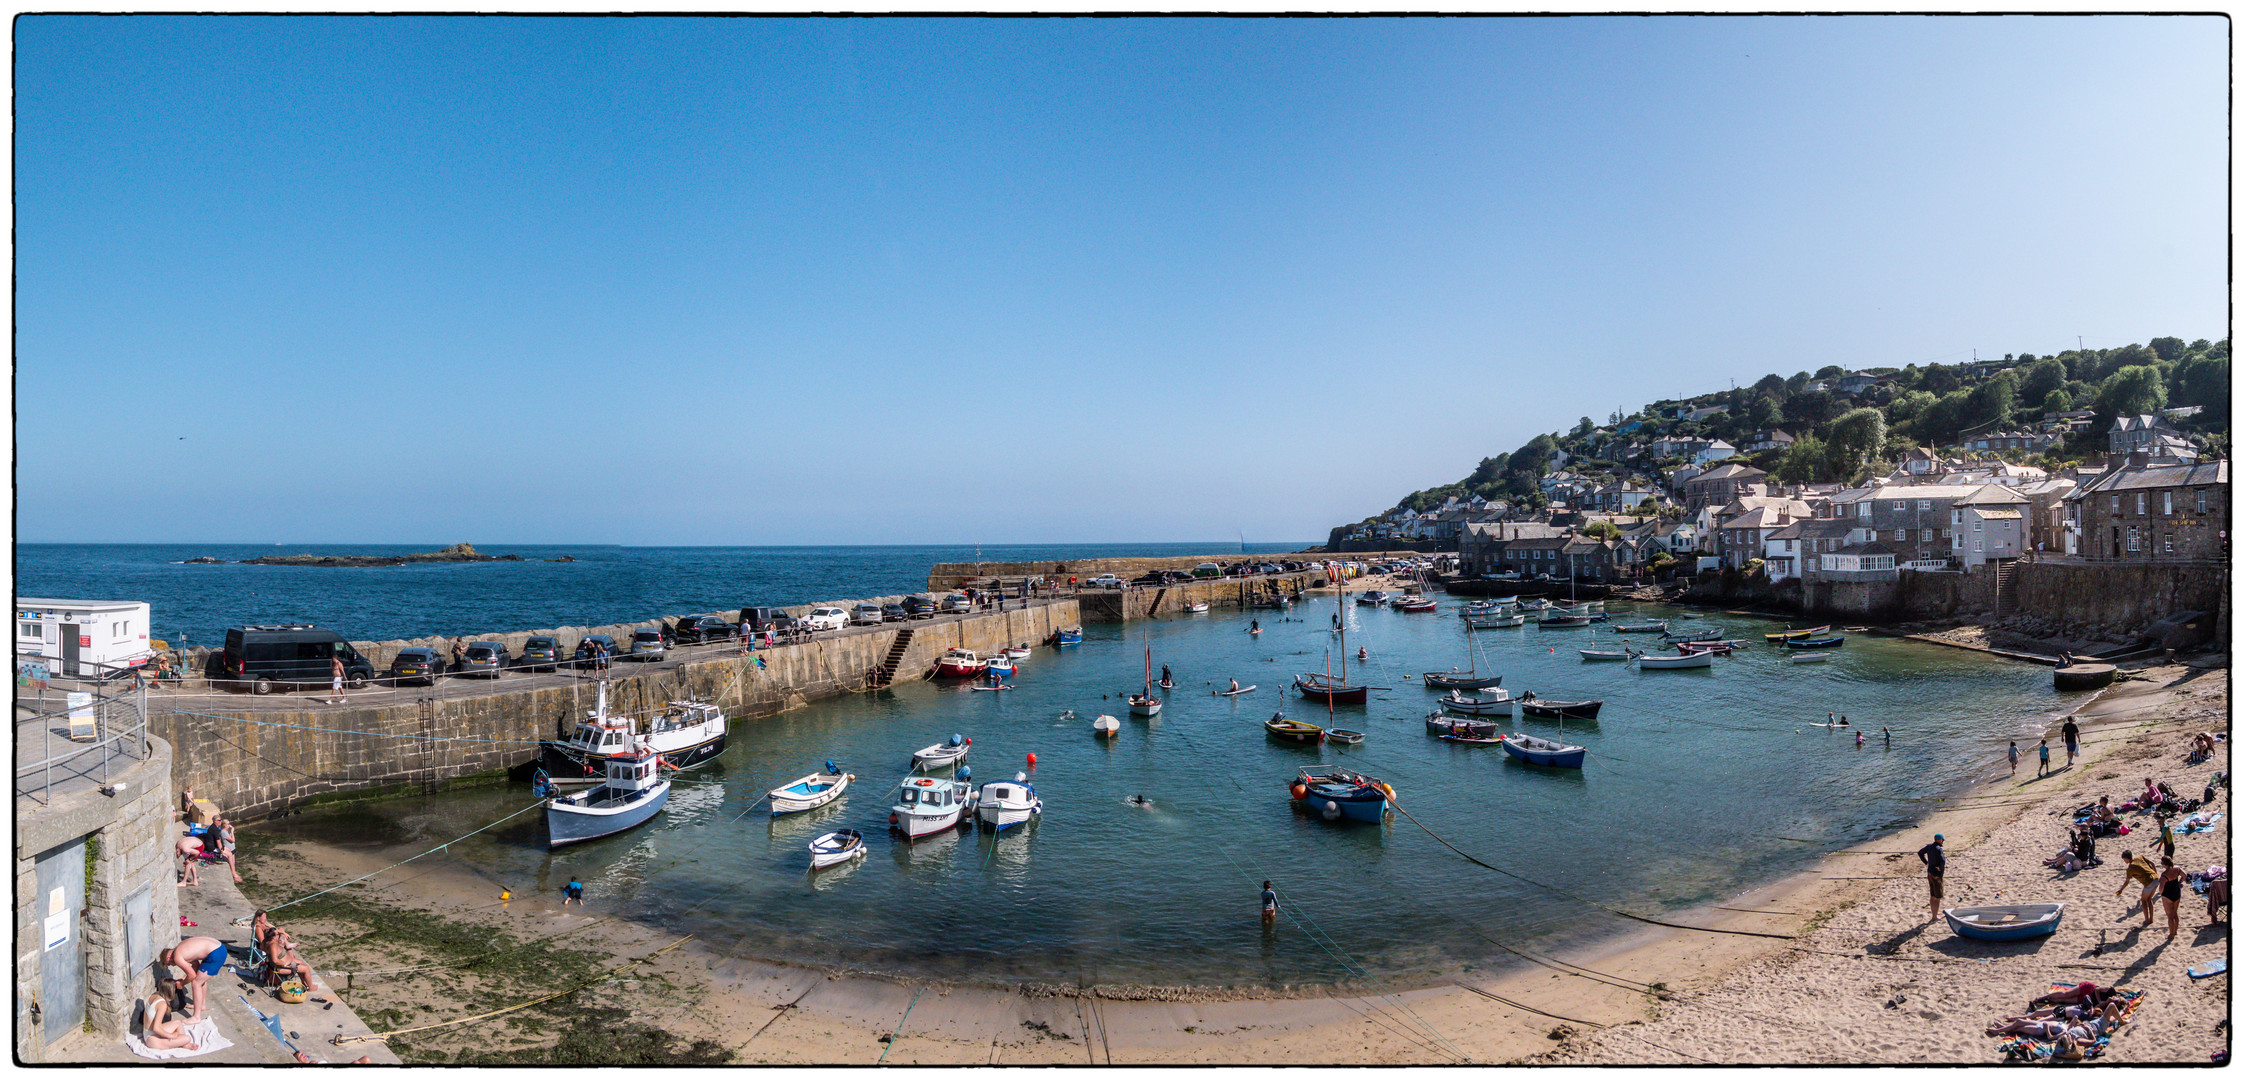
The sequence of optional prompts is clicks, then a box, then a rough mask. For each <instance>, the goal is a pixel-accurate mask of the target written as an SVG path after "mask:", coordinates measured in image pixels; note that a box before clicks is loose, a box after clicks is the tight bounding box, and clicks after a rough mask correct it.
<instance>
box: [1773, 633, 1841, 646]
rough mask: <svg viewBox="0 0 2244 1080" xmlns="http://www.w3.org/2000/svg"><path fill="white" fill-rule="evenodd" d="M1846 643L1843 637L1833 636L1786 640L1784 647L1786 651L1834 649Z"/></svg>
mask: <svg viewBox="0 0 2244 1080" xmlns="http://www.w3.org/2000/svg"><path fill="white" fill-rule="evenodd" d="M1846 643H1847V639H1846V637H1845V636H1844V635H1840V634H1834V635H1832V636H1830V637H1826V638H1793V639H1790V640H1787V641H1786V642H1785V643H1784V647H1785V648H1787V649H1836V648H1838V647H1839V646H1841V645H1844V644H1846Z"/></svg>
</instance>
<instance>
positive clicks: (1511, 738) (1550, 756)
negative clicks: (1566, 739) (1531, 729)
mask: <svg viewBox="0 0 2244 1080" xmlns="http://www.w3.org/2000/svg"><path fill="white" fill-rule="evenodd" d="M1502 745H1503V747H1504V752H1505V753H1507V754H1510V755H1511V756H1513V757H1515V758H1518V759H1519V760H1521V761H1524V762H1526V763H1528V764H1529V765H1548V766H1551V767H1553V768H1559V769H1579V768H1581V767H1582V759H1583V758H1585V757H1587V756H1589V751H1588V750H1587V749H1586V748H1584V747H1580V746H1572V745H1569V744H1567V743H1562V742H1552V741H1551V740H1549V739H1538V738H1536V737H1535V736H1533V735H1521V734H1517V733H1513V734H1509V735H1505V736H1504V738H1503V742H1502Z"/></svg>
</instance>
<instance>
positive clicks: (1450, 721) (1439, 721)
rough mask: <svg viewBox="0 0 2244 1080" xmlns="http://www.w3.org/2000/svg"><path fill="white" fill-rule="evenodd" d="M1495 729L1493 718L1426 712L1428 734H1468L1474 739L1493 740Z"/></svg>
mask: <svg viewBox="0 0 2244 1080" xmlns="http://www.w3.org/2000/svg"><path fill="white" fill-rule="evenodd" d="M1497 730H1498V729H1497V726H1496V722H1495V721H1493V720H1472V719H1468V718H1465V717H1462V716H1450V715H1447V714H1445V713H1439V712H1431V713H1427V714H1426V734H1428V735H1439V736H1441V737H1443V738H1448V737H1450V736H1452V735H1455V736H1469V737H1471V738H1473V739H1474V740H1476V741H1481V742H1494V741H1496V739H1495V736H1496V734H1497Z"/></svg>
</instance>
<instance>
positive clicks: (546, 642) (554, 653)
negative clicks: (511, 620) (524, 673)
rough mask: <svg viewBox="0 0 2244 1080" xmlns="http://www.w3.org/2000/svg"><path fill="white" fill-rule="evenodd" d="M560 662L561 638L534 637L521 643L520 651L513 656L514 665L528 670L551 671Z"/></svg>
mask: <svg viewBox="0 0 2244 1080" xmlns="http://www.w3.org/2000/svg"><path fill="white" fill-rule="evenodd" d="M560 663H561V639H560V638H552V637H534V638H531V639H530V640H528V641H525V642H523V643H522V653H521V655H519V656H516V657H515V658H514V666H515V667H518V668H522V669H525V670H528V671H552V670H553V669H554V667H555V666H557V665H559V664H560Z"/></svg>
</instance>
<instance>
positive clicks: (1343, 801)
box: [1286, 767, 1394, 825]
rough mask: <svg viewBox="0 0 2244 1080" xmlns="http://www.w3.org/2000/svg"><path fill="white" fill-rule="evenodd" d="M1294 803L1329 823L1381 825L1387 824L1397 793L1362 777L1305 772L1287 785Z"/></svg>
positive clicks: (1337, 772) (1340, 771)
mask: <svg viewBox="0 0 2244 1080" xmlns="http://www.w3.org/2000/svg"><path fill="white" fill-rule="evenodd" d="M1286 787H1287V790H1288V791H1289V792H1291V793H1292V795H1293V798H1294V801H1295V802H1298V803H1300V804H1302V805H1303V806H1306V807H1308V808H1309V809H1310V810H1311V811H1313V812H1315V813H1316V814H1317V816H1319V817H1322V818H1324V819H1325V820H1326V821H1338V820H1340V819H1341V818H1347V819H1348V820H1350V821H1364V822H1370V823H1371V824H1374V825H1376V824H1378V823H1380V822H1381V821H1384V820H1386V817H1387V812H1388V811H1387V800H1388V799H1389V797H1391V796H1392V795H1393V794H1394V789H1393V788H1391V787H1389V786H1387V785H1386V784H1383V783H1381V782H1379V781H1377V780H1374V779H1372V778H1371V777H1368V776H1365V775H1363V774H1361V773H1357V772H1351V771H1349V770H1347V769H1340V768H1329V767H1328V768H1318V769H1303V770H1301V774H1300V775H1299V776H1296V777H1294V779H1293V782H1292V783H1290V784H1288V785H1286Z"/></svg>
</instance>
